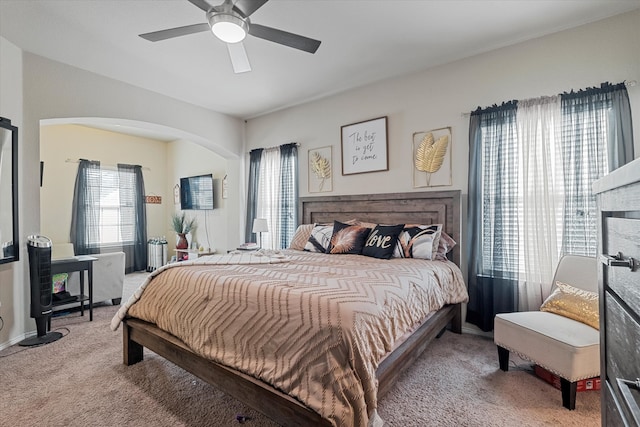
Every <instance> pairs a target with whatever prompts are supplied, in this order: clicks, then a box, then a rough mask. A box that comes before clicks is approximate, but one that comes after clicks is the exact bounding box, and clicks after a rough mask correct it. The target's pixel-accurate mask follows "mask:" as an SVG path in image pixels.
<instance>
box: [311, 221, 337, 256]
mask: <svg viewBox="0 0 640 427" xmlns="http://www.w3.org/2000/svg"><path fill="white" fill-rule="evenodd" d="M332 235H333V225H316V226H314V227H313V229H312V230H311V235H310V236H309V240H307V243H306V244H305V245H304V250H305V251H307V252H321V253H326V252H327V250H328V249H329V244H331V236H332Z"/></svg>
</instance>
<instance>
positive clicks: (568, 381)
mask: <svg viewBox="0 0 640 427" xmlns="http://www.w3.org/2000/svg"><path fill="white" fill-rule="evenodd" d="M557 282H562V283H566V284H568V285H571V286H573V287H574V288H579V289H582V290H585V291H589V292H598V274H597V261H596V258H591V257H584V256H577V255H565V256H564V257H563V258H562V259H561V260H560V263H559V264H558V267H557V269H556V272H555V275H554V278H553V287H554V288H555V287H556V283H557ZM596 313H597V311H596ZM494 342H495V343H496V345H497V346H498V359H499V363H500V369H502V370H503V371H508V370H509V352H514V353H516V354H518V355H519V356H521V357H522V358H524V359H526V360H529V361H531V362H533V363H535V364H537V365H539V366H541V367H543V368H545V369H546V370H548V371H550V372H553V373H554V374H556V375H558V376H559V377H560V386H561V392H562V405H563V406H564V407H565V408H567V409H570V410H571V409H575V405H576V391H577V381H579V380H583V379H586V378H593V377H597V376H599V375H600V332H599V331H598V330H597V329H594V328H593V327H591V326H588V325H586V324H585V323H582V322H579V321H577V320H573V319H570V318H568V317H565V316H561V315H558V314H555V313H551V312H546V311H528V312H518V313H503V314H498V315H496V317H495V323H494Z"/></svg>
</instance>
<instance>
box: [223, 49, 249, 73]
mask: <svg viewBox="0 0 640 427" xmlns="http://www.w3.org/2000/svg"><path fill="white" fill-rule="evenodd" d="M227 50H228V51H229V58H231V65H233V72H234V73H236V74H240V73H246V72H247V71H251V65H250V64H249V58H248V57H247V52H246V51H245V50H244V45H243V44H242V42H239V43H227Z"/></svg>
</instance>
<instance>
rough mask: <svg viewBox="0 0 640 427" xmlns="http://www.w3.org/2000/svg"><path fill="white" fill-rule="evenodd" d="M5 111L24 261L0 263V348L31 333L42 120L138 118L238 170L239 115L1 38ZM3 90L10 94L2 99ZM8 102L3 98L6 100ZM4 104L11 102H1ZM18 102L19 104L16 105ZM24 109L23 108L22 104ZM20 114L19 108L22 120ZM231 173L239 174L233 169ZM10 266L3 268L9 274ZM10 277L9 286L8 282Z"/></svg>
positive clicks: (231, 211) (236, 208) (231, 208)
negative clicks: (30, 241)
mask: <svg viewBox="0 0 640 427" xmlns="http://www.w3.org/2000/svg"><path fill="white" fill-rule="evenodd" d="M2 43H3V44H2V46H0V47H1V48H2V51H1V53H0V54H1V55H2V56H1V57H0V59H1V60H2V61H1V62H0V71H1V74H2V86H1V88H2V96H0V98H1V99H2V102H3V109H2V110H1V111H0V112H1V113H2V114H3V115H6V116H9V117H11V116H13V117H16V120H17V123H19V126H20V132H21V138H20V148H21V151H20V167H21V180H20V197H21V201H20V211H21V217H20V238H21V258H22V261H21V262H19V263H17V264H15V265H12V266H9V267H0V279H1V280H2V283H1V284H0V297H1V298H2V299H1V301H0V302H2V307H0V314H1V315H2V317H3V319H4V322H5V327H4V329H3V330H2V331H1V332H0V338H1V340H0V346H5V345H7V344H8V343H13V342H17V341H19V340H20V339H22V338H23V337H24V336H25V334H28V333H31V332H33V331H34V330H35V322H34V321H33V320H32V319H30V318H29V303H28V300H29V279H28V262H26V245H25V244H24V242H25V239H26V236H28V235H30V234H34V233H39V232H40V195H39V185H40V182H39V181H40V179H39V178H40V176H39V172H38V171H39V164H40V122H41V120H47V119H57V118H78V117H98V118H115V119H118V118H120V119H127V120H133V121H140V122H144V123H151V124H158V125H164V126H168V127H171V128H173V129H176V130H179V131H180V132H182V133H184V134H187V135H193V140H194V141H195V142H197V143H198V144H201V145H203V146H206V148H208V149H210V150H212V151H214V152H216V153H218V154H220V155H221V156H223V157H225V158H227V159H231V161H230V162H228V166H229V167H230V168H239V167H240V166H241V165H240V164H239V162H238V161H237V160H236V159H237V158H239V156H240V155H241V153H242V135H243V134H242V132H243V130H242V128H243V123H242V121H241V120H238V119H235V118H232V117H229V116H226V115H224V114H219V113H216V112H213V111H209V110H206V109H203V108H200V107H197V106H194V105H191V104H187V103H184V102H181V101H178V100H176V99H173V98H169V97H167V96H163V95H160V94H157V93H154V92H150V91H147V90H143V89H140V88H137V87H134V86H131V85H128V84H125V83H122V82H119V81H116V80H112V79H109V78H106V77H103V76H100V75H98V74H95V73H90V72H87V71H84V70H81V69H78V68H74V67H71V66H68V65H64V64H62V63H59V62H55V61H51V60H49V59H46V58H43V57H40V56H37V55H33V54H31V53H27V52H21V51H20V49H18V48H16V47H15V46H12V45H11V44H10V43H6V41H5V40H2ZM5 86H6V87H7V89H6V90H8V91H11V94H10V96H6V97H5ZM5 99H6V101H5ZM5 102H6V103H7V104H9V105H10V108H11V110H9V107H6V108H7V110H6V111H5V107H4V105H5ZM20 102H22V104H20ZM23 107H24V108H23ZM19 113H22V116H21V117H20V115H19ZM20 119H21V120H20ZM231 173H232V174H237V173H238V172H237V171H235V170H231ZM227 208H228V217H229V218H235V217H239V216H240V214H239V212H240V211H241V207H240V205H239V203H238V205H231V204H229V205H228V206H227ZM229 227H230V228H229V230H227V232H228V235H238V233H240V226H239V225H238V224H235V229H233V227H234V224H233V223H231V224H229ZM7 269H8V271H7ZM6 282H9V283H6Z"/></svg>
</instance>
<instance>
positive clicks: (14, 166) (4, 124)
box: [0, 117, 20, 264]
mask: <svg viewBox="0 0 640 427" xmlns="http://www.w3.org/2000/svg"><path fill="white" fill-rule="evenodd" d="M0 128H3V129H6V130H8V131H9V132H11V204H12V209H11V213H12V216H13V218H12V220H13V227H12V229H13V254H12V255H10V256H4V254H3V253H1V252H0V264H6V263H9V262H14V261H18V260H19V259H20V242H19V232H18V220H19V219H18V128H17V127H16V126H12V125H11V120H9V119H7V118H4V117H0ZM0 251H2V248H0Z"/></svg>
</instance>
